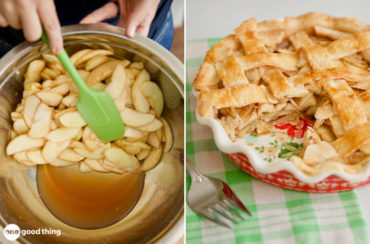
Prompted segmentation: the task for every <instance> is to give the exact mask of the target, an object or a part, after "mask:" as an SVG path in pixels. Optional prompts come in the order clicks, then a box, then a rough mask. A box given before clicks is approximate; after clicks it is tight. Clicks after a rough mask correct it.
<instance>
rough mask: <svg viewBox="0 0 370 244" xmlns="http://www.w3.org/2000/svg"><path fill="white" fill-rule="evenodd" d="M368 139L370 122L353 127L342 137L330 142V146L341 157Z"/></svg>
mask: <svg viewBox="0 0 370 244" xmlns="http://www.w3.org/2000/svg"><path fill="white" fill-rule="evenodd" d="M369 139H370V122H367V123H365V124H361V125H358V126H356V127H353V128H352V129H351V130H349V131H348V132H347V134H346V135H345V136H343V137H340V138H338V139H337V140H335V141H334V142H332V143H331V144H332V146H333V147H334V148H335V150H336V151H337V152H338V154H339V155H341V156H342V157H347V156H349V155H350V154H351V153H352V152H354V151H356V150H357V149H358V148H359V147H360V146H361V145H363V144H365V143H366V142H367V141H368V140H369Z"/></svg>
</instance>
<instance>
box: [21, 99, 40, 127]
mask: <svg viewBox="0 0 370 244" xmlns="http://www.w3.org/2000/svg"><path fill="white" fill-rule="evenodd" d="M39 105H40V99H38V97H36V96H29V97H27V98H26V99H25V100H24V112H23V115H24V121H25V122H26V124H27V125H28V127H31V125H32V122H33V116H34V115H35V112H36V110H37V108H38V106H39Z"/></svg>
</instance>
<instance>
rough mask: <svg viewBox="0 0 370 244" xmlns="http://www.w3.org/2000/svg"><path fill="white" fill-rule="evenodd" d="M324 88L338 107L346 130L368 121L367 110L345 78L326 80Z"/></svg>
mask: <svg viewBox="0 0 370 244" xmlns="http://www.w3.org/2000/svg"><path fill="white" fill-rule="evenodd" d="M324 89H325V91H326V92H327V93H328V95H329V97H330V99H331V101H332V102H333V104H334V106H335V107H336V109H337V111H338V114H339V116H340V118H341V120H342V123H343V127H344V129H345V130H346V131H348V130H350V129H351V128H353V127H355V126H357V125H360V124H363V123H366V122H367V118H366V112H365V110H364V109H363V107H362V105H361V103H360V101H359V100H358V99H357V97H356V96H355V93H354V92H353V90H352V89H351V88H350V87H349V86H348V84H347V82H346V81H345V80H328V81H324Z"/></svg>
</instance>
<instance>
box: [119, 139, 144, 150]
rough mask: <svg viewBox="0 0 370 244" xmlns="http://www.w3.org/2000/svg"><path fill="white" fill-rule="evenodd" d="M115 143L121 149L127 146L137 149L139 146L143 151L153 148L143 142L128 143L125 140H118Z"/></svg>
mask: <svg viewBox="0 0 370 244" xmlns="http://www.w3.org/2000/svg"><path fill="white" fill-rule="evenodd" d="M114 143H115V144H117V145H118V146H119V147H125V146H135V147H136V146H137V147H140V148H141V149H143V150H149V149H151V147H150V146H149V145H148V144H146V143H144V142H142V141H127V140H125V139H118V140H116V141H115V142H114Z"/></svg>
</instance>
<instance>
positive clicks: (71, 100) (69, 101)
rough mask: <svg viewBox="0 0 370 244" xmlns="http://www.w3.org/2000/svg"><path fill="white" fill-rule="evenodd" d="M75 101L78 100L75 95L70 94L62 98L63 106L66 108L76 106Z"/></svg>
mask: <svg viewBox="0 0 370 244" xmlns="http://www.w3.org/2000/svg"><path fill="white" fill-rule="evenodd" d="M77 100H78V97H77V95H73V94H70V95H68V96H65V97H64V98H63V104H64V105H66V106H67V107H74V106H76V103H77Z"/></svg>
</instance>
